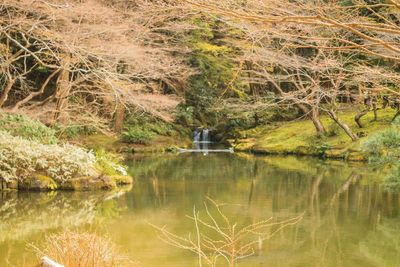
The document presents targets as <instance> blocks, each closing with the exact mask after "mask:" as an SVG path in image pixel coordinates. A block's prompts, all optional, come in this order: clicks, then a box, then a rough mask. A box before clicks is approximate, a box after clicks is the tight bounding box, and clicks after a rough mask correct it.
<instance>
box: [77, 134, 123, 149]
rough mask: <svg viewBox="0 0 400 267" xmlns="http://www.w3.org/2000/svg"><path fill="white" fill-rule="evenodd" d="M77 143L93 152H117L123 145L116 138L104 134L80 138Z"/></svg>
mask: <svg viewBox="0 0 400 267" xmlns="http://www.w3.org/2000/svg"><path fill="white" fill-rule="evenodd" d="M77 142H79V143H82V145H84V146H85V147H86V148H88V149H93V150H96V151H97V150H105V151H112V152H117V151H118V149H119V148H120V147H121V145H122V144H121V143H120V142H119V140H118V139H117V138H116V137H115V136H108V135H104V134H95V135H89V136H84V137H80V138H79V140H77Z"/></svg>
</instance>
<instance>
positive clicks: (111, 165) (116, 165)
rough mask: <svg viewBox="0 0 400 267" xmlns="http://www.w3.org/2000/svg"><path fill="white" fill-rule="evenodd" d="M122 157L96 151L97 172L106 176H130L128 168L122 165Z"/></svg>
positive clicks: (103, 151)
mask: <svg viewBox="0 0 400 267" xmlns="http://www.w3.org/2000/svg"><path fill="white" fill-rule="evenodd" d="M121 160H122V157H121V156H119V155H115V154H112V153H108V152H106V151H105V150H98V151H96V164H95V168H96V170H99V171H101V172H102V173H104V174H106V175H128V174H127V172H126V168H125V167H124V166H122V165H121V164H120V162H121Z"/></svg>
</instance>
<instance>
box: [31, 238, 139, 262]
mask: <svg viewBox="0 0 400 267" xmlns="http://www.w3.org/2000/svg"><path fill="white" fill-rule="evenodd" d="M34 248H35V250H36V251H37V253H38V256H39V257H43V256H47V257H49V258H50V259H52V260H54V261H56V262H57V263H59V264H62V265H64V266H65V267H123V266H131V267H135V266H136V267H137V266H139V265H138V264H136V263H134V262H132V261H131V260H130V259H129V258H128V257H126V256H124V255H123V254H122V253H121V252H120V251H119V250H118V249H117V247H116V245H115V244H114V243H113V242H112V241H111V240H110V239H109V238H105V237H100V236H98V235H96V234H93V233H78V232H71V231H65V232H62V233H59V234H53V235H49V236H47V237H46V239H45V247H44V248H43V249H39V248H37V247H34Z"/></svg>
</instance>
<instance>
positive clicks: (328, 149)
mask: <svg viewBox="0 0 400 267" xmlns="http://www.w3.org/2000/svg"><path fill="white" fill-rule="evenodd" d="M393 115H394V111H393V110H389V109H388V110H383V111H380V112H379V114H378V116H379V117H378V120H377V121H373V114H372V112H371V113H370V114H367V115H366V116H365V117H363V121H364V124H365V128H362V129H360V128H358V126H357V125H356V123H355V122H354V116H355V112H346V113H339V117H340V118H341V120H342V121H343V122H345V123H347V124H348V125H349V126H350V127H351V128H352V130H353V131H354V132H355V133H358V132H362V134H363V136H368V135H371V134H372V133H375V132H379V131H381V130H383V129H385V128H386V127H388V126H389V125H390V121H391V119H392V117H393ZM321 120H322V122H323V123H324V125H325V126H326V127H327V128H328V129H334V134H332V133H330V134H328V135H327V136H322V137H321V136H318V135H317V134H316V131H315V128H314V126H313V124H312V122H311V121H310V120H303V121H296V122H287V123H282V124H279V125H276V126H275V127H274V128H271V126H260V127H257V128H254V129H252V130H248V131H243V132H240V135H241V137H242V138H239V139H238V140H235V142H236V144H235V149H236V150H238V151H255V152H259V153H272V154H303V155H321V154H323V155H324V156H326V157H332V158H347V159H349V160H365V159H366V157H365V155H364V154H363V153H362V152H361V145H362V143H363V142H364V140H365V138H360V139H359V140H358V141H356V142H352V141H351V139H350V138H349V137H348V136H347V135H346V134H345V133H344V131H343V130H341V129H340V130H337V129H336V126H334V125H333V124H334V123H333V122H332V120H331V119H330V118H329V117H327V116H323V117H322V118H321Z"/></svg>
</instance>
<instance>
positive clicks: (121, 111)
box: [114, 103, 126, 133]
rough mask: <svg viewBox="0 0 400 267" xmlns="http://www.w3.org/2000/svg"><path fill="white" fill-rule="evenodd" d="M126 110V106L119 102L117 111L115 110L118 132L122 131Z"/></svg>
mask: <svg viewBox="0 0 400 267" xmlns="http://www.w3.org/2000/svg"><path fill="white" fill-rule="evenodd" d="M125 110H126V108H125V106H124V105H123V104H122V103H118V107H117V111H116V112H115V122H114V131H115V132H117V133H120V132H121V131H122V128H123V126H124V118H125Z"/></svg>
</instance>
